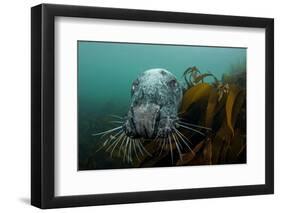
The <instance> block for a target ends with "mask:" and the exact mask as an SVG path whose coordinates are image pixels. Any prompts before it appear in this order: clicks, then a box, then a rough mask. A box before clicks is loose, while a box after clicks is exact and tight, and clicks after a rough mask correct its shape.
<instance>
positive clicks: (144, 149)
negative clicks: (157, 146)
mask: <svg viewBox="0 0 281 213" xmlns="http://www.w3.org/2000/svg"><path fill="white" fill-rule="evenodd" d="M139 144H140V146H141V148H142V149H143V151H144V152H145V153H146V154H147V155H148V156H150V157H151V156H152V155H151V154H150V153H149V152H148V151H147V150H146V148H145V147H144V146H143V144H142V143H141V142H140V143H139Z"/></svg>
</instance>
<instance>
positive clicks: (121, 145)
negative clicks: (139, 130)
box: [118, 134, 126, 157]
mask: <svg viewBox="0 0 281 213" xmlns="http://www.w3.org/2000/svg"><path fill="white" fill-rule="evenodd" d="M125 136H126V134H125ZM124 141H125V139H123V140H122V142H121V144H120V146H119V151H118V156H119V157H120V155H121V150H122V148H123V144H124Z"/></svg>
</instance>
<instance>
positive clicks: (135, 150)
mask: <svg viewBox="0 0 281 213" xmlns="http://www.w3.org/2000/svg"><path fill="white" fill-rule="evenodd" d="M131 140H132V145H133V149H134V152H135V155H136V157H137V159H138V161H140V159H139V155H138V152H137V149H136V143H135V140H133V139H131Z"/></svg>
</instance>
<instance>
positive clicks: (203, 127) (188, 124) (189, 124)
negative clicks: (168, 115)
mask: <svg viewBox="0 0 281 213" xmlns="http://www.w3.org/2000/svg"><path fill="white" fill-rule="evenodd" d="M178 123H181V124H184V125H186V126H193V127H197V128H200V129H206V130H212V129H211V128H208V127H205V126H200V125H196V124H191V123H187V122H184V121H178Z"/></svg>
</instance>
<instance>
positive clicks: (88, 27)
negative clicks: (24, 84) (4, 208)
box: [31, 4, 274, 208]
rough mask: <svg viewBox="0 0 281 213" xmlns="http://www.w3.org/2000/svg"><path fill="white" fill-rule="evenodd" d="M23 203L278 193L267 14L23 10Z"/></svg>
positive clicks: (271, 34) (271, 45)
mask: <svg viewBox="0 0 281 213" xmlns="http://www.w3.org/2000/svg"><path fill="white" fill-rule="evenodd" d="M31 39H32V42H31V43H32V46H31V50H32V54H31V58H32V63H31V72H32V73H31V76H32V79H31V82H32V85H31V88H32V103H31V105H32V118H31V120H32V140H31V147H32V150H31V153H32V155H31V203H32V205H34V206H37V207H40V208H59V207H74V206H87V205H104V204H120V203H136V202H152V201H168V200H181V199H196V198H214V197H225V196H243V195H258V194H270V193H273V192H274V160H273V159H274V155H273V154H274V152H273V145H274V85H273V83H274V21H273V19H270V18H254V17H238V16H222V15H209V14H208V15H207V14H191V13H177V12H165V11H148V10H129V9H113V8H101V7H85V6H67V5H51V4H42V5H38V6H35V7H33V8H32V9H31Z"/></svg>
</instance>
